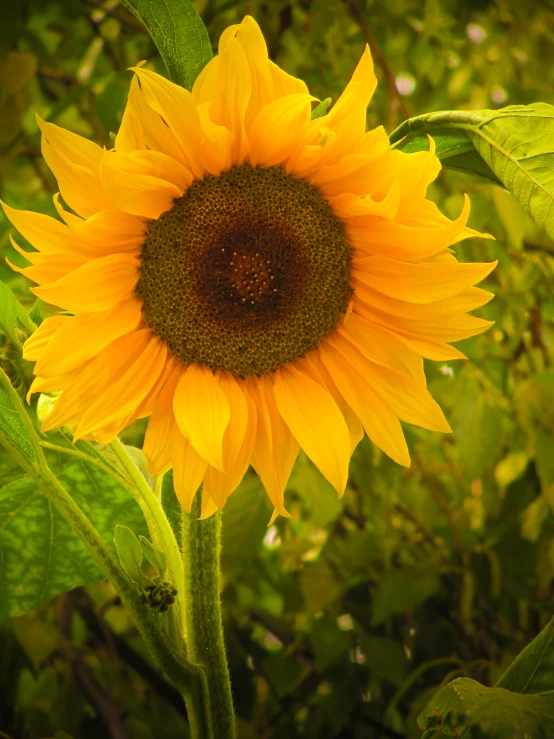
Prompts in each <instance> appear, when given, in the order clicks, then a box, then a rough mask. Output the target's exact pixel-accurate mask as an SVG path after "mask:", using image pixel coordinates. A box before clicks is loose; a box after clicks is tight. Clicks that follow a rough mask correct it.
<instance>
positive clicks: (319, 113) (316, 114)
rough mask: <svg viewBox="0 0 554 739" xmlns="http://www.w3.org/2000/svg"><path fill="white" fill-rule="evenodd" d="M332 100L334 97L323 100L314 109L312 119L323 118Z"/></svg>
mask: <svg viewBox="0 0 554 739" xmlns="http://www.w3.org/2000/svg"><path fill="white" fill-rule="evenodd" d="M331 102H332V98H325V100H322V101H321V102H320V104H319V105H317V106H316V107H315V108H314V109H313V110H312V121H315V119H316V118H322V117H323V116H324V115H327V111H328V110H329V106H330V105H331Z"/></svg>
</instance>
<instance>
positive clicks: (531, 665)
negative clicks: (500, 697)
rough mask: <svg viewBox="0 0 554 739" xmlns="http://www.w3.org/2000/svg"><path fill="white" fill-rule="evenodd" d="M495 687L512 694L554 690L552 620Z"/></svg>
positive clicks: (553, 621) (520, 654)
mask: <svg viewBox="0 0 554 739" xmlns="http://www.w3.org/2000/svg"><path fill="white" fill-rule="evenodd" d="M496 687H497V688H505V689H506V690H511V691H513V692H514V693H542V692H543V691H546V690H554V618H552V619H551V620H550V622H549V623H548V625H547V626H545V627H544V629H543V630H542V631H541V633H540V634H539V635H538V636H537V637H535V639H533V641H532V642H531V643H530V644H528V645H527V646H526V647H525V649H524V650H523V651H522V652H520V653H519V654H518V656H517V657H516V658H515V660H514V661H513V662H512V664H511V665H510V666H509V668H508V669H507V670H506V672H505V673H504V675H503V676H502V677H501V678H500V680H499V681H498V683H497V684H496Z"/></svg>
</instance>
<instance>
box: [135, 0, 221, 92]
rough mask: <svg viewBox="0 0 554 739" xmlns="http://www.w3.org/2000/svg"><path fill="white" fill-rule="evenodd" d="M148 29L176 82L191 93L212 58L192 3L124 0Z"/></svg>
mask: <svg viewBox="0 0 554 739" xmlns="http://www.w3.org/2000/svg"><path fill="white" fill-rule="evenodd" d="M121 4H122V5H123V6H124V7H126V8H127V9H128V10H130V11H131V12H132V13H133V14H134V15H135V16H136V17H137V18H138V19H139V20H140V21H141V22H142V23H144V25H145V26H146V28H147V29H148V31H149V33H150V35H151V36H152V39H153V40H154V43H155V44H156V46H157V47H158V51H159V52H160V55H161V57H162V59H163V60H164V62H165V65H166V67H167V71H168V72H169V76H170V78H171V79H172V80H173V82H176V83H177V84H179V85H182V86H183V87H186V88H187V89H188V90H190V89H191V88H192V85H193V83H194V80H195V79H196V78H197V77H198V75H199V74H200V72H201V70H202V69H203V67H204V66H205V65H206V64H207V62H209V61H210V59H211V58H212V47H211V45H210V39H209V37H208V32H207V31H206V27H205V26H204V24H203V23H202V20H201V19H200V16H199V15H198V13H197V12H196V10H195V9H194V8H193V6H192V3H191V2H189V0H163V1H159V0H158V2H156V0H122V3H121Z"/></svg>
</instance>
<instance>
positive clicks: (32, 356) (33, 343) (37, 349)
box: [23, 316, 71, 362]
mask: <svg viewBox="0 0 554 739" xmlns="http://www.w3.org/2000/svg"><path fill="white" fill-rule="evenodd" d="M70 320H71V316H52V317H51V318H45V319H44V321H43V322H42V323H41V324H40V326H39V327H38V328H37V330H36V331H35V332H34V333H33V334H31V336H29V338H28V339H27V341H26V342H25V343H24V344H23V359H27V360H28V361H29V362H36V361H37V360H38V359H39V358H40V357H41V355H42V353H43V351H44V350H45V349H46V347H47V346H48V344H49V343H50V341H51V339H52V338H53V337H54V336H55V335H56V333H57V332H58V331H59V330H60V329H61V327H62V326H64V325H65V324H66V323H67V322H68V321H70Z"/></svg>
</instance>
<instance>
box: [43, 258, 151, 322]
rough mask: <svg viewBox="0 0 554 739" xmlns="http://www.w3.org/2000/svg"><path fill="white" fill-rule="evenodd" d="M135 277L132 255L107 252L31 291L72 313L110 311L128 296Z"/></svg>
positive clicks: (137, 262)
mask: <svg viewBox="0 0 554 739" xmlns="http://www.w3.org/2000/svg"><path fill="white" fill-rule="evenodd" d="M138 278H139V261H138V259H136V257H133V256H131V255H129V254H110V255H109V256H107V257H101V258H100V259H93V260H92V261H90V262H87V263H86V264H83V265H82V266H81V267H78V268H77V269H75V270H74V271H73V272H70V273H69V274H68V275H66V276H65V277H62V278H61V279H60V280H56V281H55V282H52V283H50V284H49V285H42V286H41V287H34V288H31V292H33V293H34V294H35V295H36V296H37V297H38V298H40V299H41V300H44V301H45V302H46V303H52V304H54V305H57V306H59V307H60V308H64V309H65V310H70V311H71V312H72V313H93V312H95V311H105V310H111V309H112V308H114V307H115V306H116V305H117V304H118V303H120V302H121V301H122V300H125V299H126V298H128V297H129V295H130V294H131V293H132V291H133V289H134V287H135V285H136V283H137V281H138Z"/></svg>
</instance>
